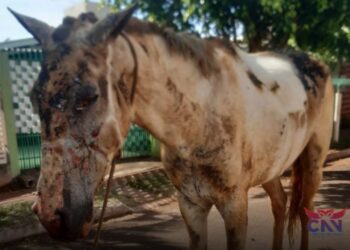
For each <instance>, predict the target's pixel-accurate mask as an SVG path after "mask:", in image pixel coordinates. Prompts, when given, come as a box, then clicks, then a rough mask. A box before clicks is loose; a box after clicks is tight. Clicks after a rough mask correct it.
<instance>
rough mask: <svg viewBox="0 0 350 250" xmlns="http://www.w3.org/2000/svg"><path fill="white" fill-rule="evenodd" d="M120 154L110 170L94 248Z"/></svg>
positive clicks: (95, 245) (98, 236) (114, 159)
mask: <svg viewBox="0 0 350 250" xmlns="http://www.w3.org/2000/svg"><path fill="white" fill-rule="evenodd" d="M119 156H120V152H119V153H118V155H117V156H116V157H114V158H113V160H112V163H111V168H110V170H109V176H108V181H107V186H106V192H105V195H104V198H103V205H102V210H101V214H100V218H99V220H98V226H97V231H96V235H95V241H94V248H93V249H94V250H96V249H97V244H98V240H99V239H100V234H101V228H102V223H103V217H104V214H105V211H106V207H107V203H108V196H109V192H110V190H111V185H112V180H113V175H114V169H115V165H116V164H117V159H119Z"/></svg>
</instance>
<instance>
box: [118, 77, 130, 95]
mask: <svg viewBox="0 0 350 250" xmlns="http://www.w3.org/2000/svg"><path fill="white" fill-rule="evenodd" d="M117 86H118V88H117V89H118V90H119V91H120V93H121V94H122V95H123V97H124V100H128V99H129V97H130V91H129V89H128V86H127V84H126V82H125V74H124V73H123V74H122V75H121V76H120V78H119V80H118V82H117Z"/></svg>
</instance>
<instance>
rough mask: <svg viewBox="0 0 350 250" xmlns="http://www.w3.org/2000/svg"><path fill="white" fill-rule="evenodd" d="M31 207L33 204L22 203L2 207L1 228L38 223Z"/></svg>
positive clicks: (0, 213) (0, 214)
mask: <svg viewBox="0 0 350 250" xmlns="http://www.w3.org/2000/svg"><path fill="white" fill-rule="evenodd" d="M31 207H32V202H20V203H14V204H10V205H3V206H0V228H1V227H15V226H18V225H23V224H29V223H32V222H34V221H37V219H36V216H35V214H34V213H33V211H32V209H31Z"/></svg>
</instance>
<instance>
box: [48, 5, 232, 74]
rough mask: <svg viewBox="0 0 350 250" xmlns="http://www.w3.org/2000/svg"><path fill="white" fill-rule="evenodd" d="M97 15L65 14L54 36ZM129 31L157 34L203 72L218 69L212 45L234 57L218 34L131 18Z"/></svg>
mask: <svg viewBox="0 0 350 250" xmlns="http://www.w3.org/2000/svg"><path fill="white" fill-rule="evenodd" d="M97 21H98V20H97V17H96V16H95V15H94V14H93V13H92V12H88V13H82V14H80V16H79V17H77V18H73V17H66V18H64V19H63V23H62V24H61V25H60V26H59V27H57V28H56V29H55V31H54V32H53V39H54V40H55V42H57V43H60V42H63V41H64V40H66V39H68V37H69V36H70V35H71V34H75V33H76V31H77V30H79V29H84V27H86V26H87V25H88V24H90V25H91V24H94V23H96V22H97ZM125 32H126V33H128V34H136V35H156V36H159V37H161V38H162V39H163V41H164V43H165V44H166V47H167V48H168V50H169V52H170V53H177V54H178V55H181V56H183V57H184V58H186V59H189V60H192V61H193V62H194V63H195V64H196V65H197V66H198V67H199V69H200V71H201V72H202V74H203V75H205V76H209V75H211V74H213V73H215V72H217V71H218V70H219V68H218V64H217V62H216V60H215V57H214V51H215V48H217V47H219V48H221V49H223V50H225V51H226V52H227V53H229V54H231V55H232V56H234V57H236V56H237V52H236V48H235V46H234V45H233V44H231V43H230V42H229V41H226V40H223V39H219V38H206V39H202V38H199V37H197V36H195V35H193V34H190V33H187V32H175V31H173V30H172V29H169V28H165V27H161V26H159V25H157V24H155V23H151V22H147V21H141V20H139V19H137V18H131V19H130V20H129V22H128V24H127V26H126V28H125Z"/></svg>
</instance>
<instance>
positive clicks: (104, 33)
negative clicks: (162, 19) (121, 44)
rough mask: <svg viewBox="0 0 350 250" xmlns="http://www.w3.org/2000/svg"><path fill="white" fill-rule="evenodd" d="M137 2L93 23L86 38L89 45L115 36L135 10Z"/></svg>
mask: <svg viewBox="0 0 350 250" xmlns="http://www.w3.org/2000/svg"><path fill="white" fill-rule="evenodd" d="M137 8H138V4H134V5H133V6H132V7H130V8H128V9H126V10H123V11H121V12H119V13H113V14H109V15H108V16H107V17H105V18H104V19H102V20H101V21H99V22H98V23H96V24H95V26H94V27H93V28H92V29H91V31H90V32H89V33H88V34H87V36H86V39H87V41H88V42H89V43H90V44H91V45H97V44H98V43H100V42H103V41H105V40H106V39H108V38H109V37H117V36H118V35H119V34H120V32H121V31H122V30H123V29H124V27H125V26H126V24H127V23H128V21H129V19H130V18H131V16H132V14H133V13H134V12H135V10H137Z"/></svg>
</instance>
